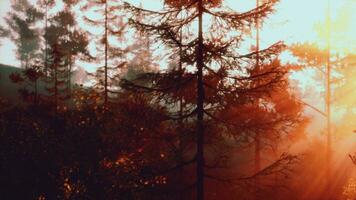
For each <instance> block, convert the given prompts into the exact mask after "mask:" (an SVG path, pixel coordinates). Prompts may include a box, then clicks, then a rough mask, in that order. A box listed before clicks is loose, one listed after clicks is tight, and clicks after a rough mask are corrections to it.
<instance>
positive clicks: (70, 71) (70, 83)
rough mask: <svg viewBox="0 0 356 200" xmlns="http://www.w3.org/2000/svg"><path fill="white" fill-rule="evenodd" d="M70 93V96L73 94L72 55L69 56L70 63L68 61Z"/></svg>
mask: <svg viewBox="0 0 356 200" xmlns="http://www.w3.org/2000/svg"><path fill="white" fill-rule="evenodd" d="M67 87H68V95H69V97H71V96H72V57H71V56H69V63H68V85H67Z"/></svg>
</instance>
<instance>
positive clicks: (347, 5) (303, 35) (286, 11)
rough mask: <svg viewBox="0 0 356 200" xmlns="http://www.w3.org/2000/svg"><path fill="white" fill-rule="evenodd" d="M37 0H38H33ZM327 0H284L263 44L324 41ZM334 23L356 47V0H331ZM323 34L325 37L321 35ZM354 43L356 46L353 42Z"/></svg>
mask: <svg viewBox="0 0 356 200" xmlns="http://www.w3.org/2000/svg"><path fill="white" fill-rule="evenodd" d="M31 1H35V0H31ZM10 2H11V0H0V18H1V19H0V24H4V21H3V19H2V18H3V17H4V16H6V13H7V12H8V11H10ZM128 2H130V3H133V4H135V5H140V4H141V5H142V6H143V7H144V8H147V9H154V10H157V9H160V8H161V7H162V2H161V1H160V0H128ZM224 2H225V4H226V5H228V6H229V7H231V8H233V9H234V10H238V11H245V10H248V9H250V8H253V7H254V6H255V2H256V1H255V0H225V1H224ZM326 6H327V0H280V3H279V5H278V6H277V8H276V10H277V12H276V13H275V14H274V15H272V16H271V17H270V18H269V20H267V23H265V25H264V29H263V30H262V33H261V44H262V48H263V46H267V45H269V44H271V43H273V42H275V41H279V40H283V41H285V42H286V43H287V44H291V43H295V42H303V41H314V42H317V43H319V44H320V45H322V44H323V43H324V42H323V40H322V39H323V38H322V36H323V34H321V35H320V33H318V32H321V33H322V32H323V31H322V29H323V27H324V26H322V22H323V21H324V20H325V13H326ZM331 8H332V9H331V13H332V20H335V21H336V22H335V23H333V24H332V26H333V29H334V30H335V32H334V34H333V35H334V38H335V39H334V41H333V42H332V43H333V46H334V48H335V49H338V50H340V49H345V48H346V49H348V50H350V49H352V48H355V47H354V46H355V45H354V44H355V42H356V34H355V31H354V30H353V29H355V27H356V14H355V13H354V12H353V11H354V10H356V1H355V0H331ZM324 32H325V31H324ZM320 36H321V37H320ZM1 44H2V46H0V63H4V64H9V65H14V66H18V65H19V62H18V61H17V60H16V58H15V55H14V49H15V46H14V45H13V44H12V43H11V42H10V41H9V40H6V39H5V40H2V41H1ZM353 45H354V46H353Z"/></svg>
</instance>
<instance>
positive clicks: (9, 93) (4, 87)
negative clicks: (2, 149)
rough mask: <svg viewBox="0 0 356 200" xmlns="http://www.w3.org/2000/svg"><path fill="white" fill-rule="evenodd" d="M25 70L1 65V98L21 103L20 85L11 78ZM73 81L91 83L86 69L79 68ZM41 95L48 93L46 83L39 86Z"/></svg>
mask: <svg viewBox="0 0 356 200" xmlns="http://www.w3.org/2000/svg"><path fill="white" fill-rule="evenodd" d="M22 71H23V69H21V68H17V67H13V66H9V65H4V64H0V97H5V98H7V99H9V100H10V101H12V102H20V101H21V98H20V94H19V92H18V90H19V89H20V88H21V86H20V85H19V84H15V83H13V82H12V81H11V79H10V78H9V76H10V74H11V73H20V74H21V73H22ZM72 81H73V82H74V83H73V85H74V84H84V83H85V82H86V81H89V78H88V75H87V72H86V71H85V69H83V68H80V67H78V68H77V69H76V70H75V71H73V73H72ZM38 90H39V93H42V94H44V93H45V92H46V87H45V83H44V82H42V81H40V82H39V85H38Z"/></svg>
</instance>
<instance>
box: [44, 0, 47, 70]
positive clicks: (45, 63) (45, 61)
mask: <svg viewBox="0 0 356 200" xmlns="http://www.w3.org/2000/svg"><path fill="white" fill-rule="evenodd" d="M47 28H48V0H46V2H45V35H46V34H47ZM47 51H48V42H47V39H46V37H45V60H44V65H45V74H46V76H47V75H48V74H47V73H48V64H47V62H48V52H47Z"/></svg>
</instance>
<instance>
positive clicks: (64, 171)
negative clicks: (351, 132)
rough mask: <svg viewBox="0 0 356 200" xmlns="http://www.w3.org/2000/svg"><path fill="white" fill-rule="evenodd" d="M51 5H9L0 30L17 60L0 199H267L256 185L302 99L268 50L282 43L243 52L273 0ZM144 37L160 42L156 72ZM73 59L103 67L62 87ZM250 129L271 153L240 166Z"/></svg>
mask: <svg viewBox="0 0 356 200" xmlns="http://www.w3.org/2000/svg"><path fill="white" fill-rule="evenodd" d="M63 3H64V7H63V9H62V10H60V11H57V12H55V13H54V11H53V8H54V7H55V5H56V2H55V1H39V2H38V4H36V5H32V4H30V3H28V2H27V1H26V0H22V1H14V2H13V11H11V15H9V16H8V19H7V24H8V26H7V27H4V28H1V29H0V34H1V36H8V37H10V38H11V39H12V40H13V41H14V42H15V44H16V45H17V55H18V59H19V60H20V61H21V63H22V67H23V70H22V72H21V73H14V74H11V76H10V79H11V80H12V81H13V84H19V85H20V86H21V90H20V91H19V92H20V94H21V96H22V97H23V98H22V99H23V102H21V103H18V104H16V103H13V102H12V103H11V102H7V101H6V97H4V98H1V99H0V100H1V107H0V130H1V133H0V137H1V139H0V141H1V144H0V154H1V156H0V159H1V161H0V177H1V178H0V182H1V184H0V185H2V187H0V190H1V191H0V198H1V199H195V198H196V199H199V200H202V199H214V198H216V195H218V196H221V197H224V198H227V199H228V198H232V197H233V196H237V195H240V196H241V197H243V198H245V197H246V198H252V197H255V195H256V194H257V195H260V196H262V195H264V197H265V198H271V199H273V196H271V197H268V196H266V192H270V190H269V188H271V187H272V188H273V187H274V186H276V187H277V185H279V184H280V182H283V180H284V178H283V177H284V176H285V175H288V174H290V173H291V171H292V167H293V165H294V164H295V162H296V161H297V157H296V156H293V155H288V154H284V153H283V152H282V151H283V150H278V146H279V143H280V142H281V143H283V142H286V141H288V140H290V139H291V138H292V137H293V134H296V132H297V131H300V129H301V127H302V126H301V124H303V122H304V120H305V119H304V118H303V116H302V104H301V103H299V102H298V101H297V100H296V99H295V97H294V96H293V94H292V93H291V92H290V90H289V83H288V78H287V73H288V68H286V67H285V66H283V65H282V64H281V63H280V61H279V59H278V55H279V54H280V53H281V51H282V50H284V48H285V45H284V44H283V43H282V42H277V43H275V44H273V45H271V46H270V47H268V48H266V49H257V50H255V49H254V48H252V50H251V51H249V52H246V51H244V50H243V49H242V48H241V44H242V42H243V40H244V39H245V37H247V35H248V34H250V33H251V32H252V31H253V29H254V28H255V27H256V25H257V27H258V24H259V23H261V22H263V20H264V19H265V18H266V17H267V16H268V15H270V14H271V13H272V12H273V8H274V6H275V4H276V3H277V1H276V0H270V1H265V2H264V3H263V4H261V5H259V6H258V7H256V8H254V9H252V10H250V11H247V12H244V13H239V12H235V11H230V10H227V9H225V8H224V7H223V2H222V1H219V0H215V1H206V0H185V1H179V3H178V1H170V0H167V1H165V2H164V9H163V10H162V11H149V10H145V9H144V8H141V7H135V6H132V5H130V4H128V3H124V2H122V1H114V0H112V1H110V0H104V1H95V0H93V1H75V0H66V1H63ZM75 6H79V7H81V11H82V12H83V13H86V12H89V11H96V12H98V13H100V15H101V16H102V17H103V18H100V19H91V18H89V17H88V16H87V15H84V18H83V20H84V21H85V22H86V23H88V25H92V26H94V27H98V26H99V27H101V28H102V30H103V32H102V34H100V35H99V36H98V35H95V34H93V33H90V32H85V31H83V30H82V29H81V28H80V26H78V20H77V19H78V16H77V15H76V13H75V12H74V7H75ZM15 11H16V12H15ZM123 13H125V14H123ZM126 22H128V23H126ZM257 22H259V23H257ZM256 23H257V24H256ZM38 24H42V25H38ZM131 28H134V31H135V34H134V36H132V35H130V34H126V30H128V29H130V30H131ZM125 37H131V39H132V38H133V39H134V43H133V44H129V42H127V41H126V40H125ZM90 41H96V46H97V50H98V51H99V52H100V53H99V54H98V55H97V56H93V55H91V52H90V50H89V48H88V46H89V43H90ZM113 41H115V42H113ZM151 43H154V44H159V45H161V46H164V47H167V48H168V50H167V52H168V53H169V54H170V56H169V61H170V67H168V68H167V69H166V70H162V69H160V67H157V65H158V64H157V63H159V60H155V59H157V58H155V57H154V56H153V50H152V49H153V48H152V46H151ZM167 52H163V51H162V52H161V53H162V54H163V53H167ZM80 60H85V61H88V62H93V63H97V64H103V65H104V66H102V67H100V66H99V67H98V70H97V72H96V73H94V74H89V73H88V76H89V77H90V78H93V81H94V82H95V83H94V85H92V86H83V85H77V84H75V83H73V81H72V73H73V68H74V66H76V64H77V62H78V61H80ZM256 62H257V63H258V64H256ZM257 135H258V136H259V140H260V147H259V151H261V152H260V154H263V153H265V155H266V157H268V158H273V159H274V160H273V161H270V162H265V161H261V163H260V164H261V166H262V167H261V169H260V170H258V171H255V170H251V167H248V166H249V165H248V164H244V163H243V162H242V161H245V160H249V159H250V158H253V155H254V154H253V153H251V151H253V149H254V148H251V147H252V146H253V144H254V143H255V142H256V136H257ZM269 149H272V150H273V151H274V152H276V155H274V156H272V155H271V154H269V153H267V152H268V150H269ZM271 177H273V179H272V178H271ZM257 180H258V181H257ZM226 184H228V185H229V187H226ZM282 184H283V183H282ZM206 188H208V189H206ZM18 190H22V192H17V191H18ZM195 196H196V197H195ZM260 196H258V197H260Z"/></svg>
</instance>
